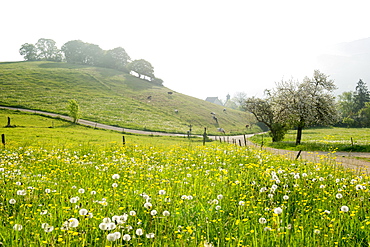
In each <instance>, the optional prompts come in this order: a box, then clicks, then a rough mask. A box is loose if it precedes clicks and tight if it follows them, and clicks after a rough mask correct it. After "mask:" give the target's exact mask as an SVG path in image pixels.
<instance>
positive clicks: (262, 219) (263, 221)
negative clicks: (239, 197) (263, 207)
mask: <svg viewBox="0 0 370 247" xmlns="http://www.w3.org/2000/svg"><path fill="white" fill-rule="evenodd" d="M258 222H259V223H260V224H266V222H267V220H266V219H265V218H259V220H258Z"/></svg>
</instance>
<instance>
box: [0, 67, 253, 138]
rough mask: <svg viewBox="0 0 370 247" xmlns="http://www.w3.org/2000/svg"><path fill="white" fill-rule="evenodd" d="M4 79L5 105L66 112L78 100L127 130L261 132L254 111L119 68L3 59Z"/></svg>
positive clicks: (89, 116)
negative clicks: (227, 106)
mask: <svg viewBox="0 0 370 247" xmlns="http://www.w3.org/2000/svg"><path fill="white" fill-rule="evenodd" d="M0 81H1V83H0V91H1V94H0V105H5V106H13V107H20V108H27V109H34V110H43V111H49V112H54V113H59V114H64V115H66V114H68V111H67V109H66V105H67V103H68V100H70V99H75V100H77V101H78V103H79V104H80V107H81V111H82V117H81V118H82V119H86V120H91V121H96V122H99V123H104V124H109V125H114V126H119V127H124V128H131V129H140V130H151V131H161V132H170V133H186V132H187V131H188V130H189V128H190V127H189V126H190V125H191V126H192V132H193V133H194V134H202V133H203V130H204V127H207V129H208V133H212V134H217V133H218V132H217V128H223V129H224V130H225V131H226V133H227V134H229V135H234V134H244V133H247V132H248V133H254V132H259V131H260V129H259V128H258V127H257V126H256V125H253V128H252V129H246V128H245V125H246V124H248V125H252V124H253V123H254V120H253V118H252V116H251V114H247V113H245V112H241V111H236V110H233V109H226V111H224V107H223V106H220V105H216V104H212V103H209V102H206V101H204V100H200V99H197V98H193V97H190V96H187V95H184V94H181V93H178V92H174V91H173V90H171V89H169V88H167V87H165V86H161V85H156V84H153V83H151V82H149V81H146V80H142V79H139V78H137V77H135V76H132V75H130V74H127V73H124V72H120V71H117V70H113V69H106V68H98V67H89V66H82V65H73V64H68V63H56V62H46V61H39V62H10V63H0ZM164 83H166V82H164ZM200 83H201V82H200ZM194 90H197V88H194ZM169 93H171V94H169ZM226 94H227V92H225V97H226ZM210 96H212V95H210ZM211 113H214V114H216V117H217V120H218V122H216V121H215V119H213V115H212V114H211Z"/></svg>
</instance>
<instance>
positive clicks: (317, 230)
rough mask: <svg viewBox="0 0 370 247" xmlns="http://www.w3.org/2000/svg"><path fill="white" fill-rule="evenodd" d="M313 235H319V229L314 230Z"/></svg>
mask: <svg viewBox="0 0 370 247" xmlns="http://www.w3.org/2000/svg"><path fill="white" fill-rule="evenodd" d="M313 233H314V234H320V233H321V232H320V230H319V229H315V230H313Z"/></svg>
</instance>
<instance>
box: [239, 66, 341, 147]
mask: <svg viewBox="0 0 370 247" xmlns="http://www.w3.org/2000/svg"><path fill="white" fill-rule="evenodd" d="M334 89H335V85H334V82H333V80H330V79H329V78H328V76H327V75H325V74H323V73H321V72H320V71H318V70H316V71H314V74H313V77H312V78H309V77H305V78H304V79H303V81H302V82H299V81H294V80H293V79H291V80H288V81H281V82H279V83H277V87H276V88H275V89H272V90H266V97H265V98H264V99H260V98H255V97H250V98H246V99H245V100H244V102H243V103H242V104H241V105H242V108H243V110H245V111H248V112H251V113H252V114H253V115H254V116H255V117H256V119H257V121H259V122H262V123H264V124H265V125H266V126H267V127H268V128H269V130H270V132H269V133H270V135H271V137H272V141H273V142H276V141H281V140H282V139H283V138H284V135H285V133H286V132H287V130H288V129H290V128H295V129H296V130H297V136H296V145H298V144H300V143H301V139H302V130H303V129H304V128H306V127H309V126H313V125H329V124H334V123H336V122H337V120H338V114H337V113H338V111H337V108H336V102H335V97H334V95H333V91H334Z"/></svg>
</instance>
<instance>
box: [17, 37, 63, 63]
mask: <svg viewBox="0 0 370 247" xmlns="http://www.w3.org/2000/svg"><path fill="white" fill-rule="evenodd" d="M19 53H20V54H21V55H22V56H23V57H24V59H25V60H26V61H36V60H46V61H57V62H60V61H62V59H63V56H62V53H61V52H60V50H59V49H58V48H57V46H56V43H55V41H54V40H52V39H44V38H41V39H39V40H38V41H37V43H36V44H34V45H33V44H29V43H25V44H23V45H22V46H21V48H20V49H19Z"/></svg>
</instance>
